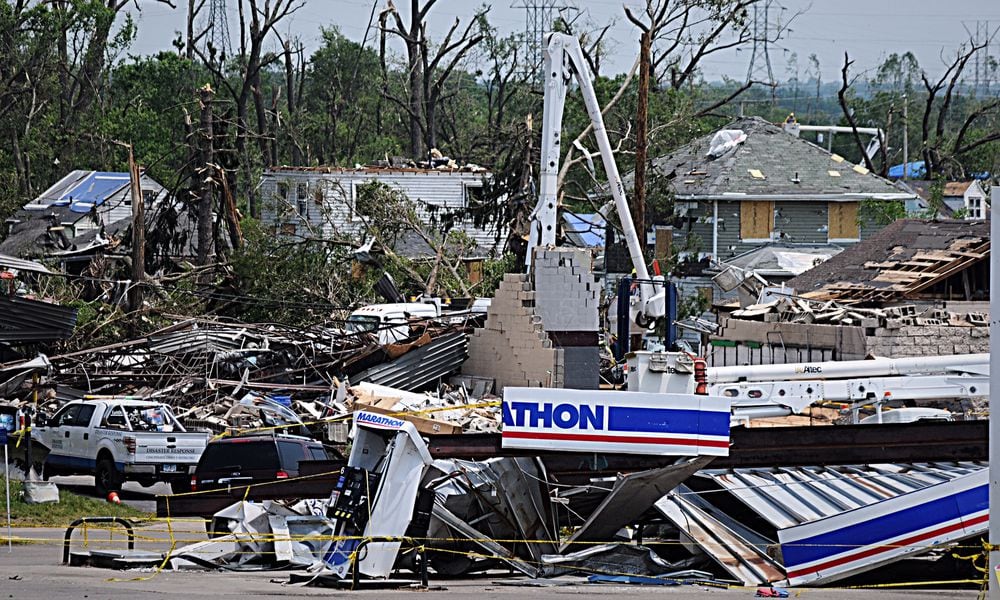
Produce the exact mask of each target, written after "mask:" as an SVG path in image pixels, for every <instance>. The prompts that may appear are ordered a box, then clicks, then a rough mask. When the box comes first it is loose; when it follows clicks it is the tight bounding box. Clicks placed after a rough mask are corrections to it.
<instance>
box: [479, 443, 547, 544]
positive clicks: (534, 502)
mask: <svg viewBox="0 0 1000 600" xmlns="http://www.w3.org/2000/svg"><path fill="white" fill-rule="evenodd" d="M488 464H489V468H490V470H491V471H493V473H495V474H496V476H497V483H498V485H497V489H498V491H499V492H500V493H501V494H502V495H503V497H504V499H505V500H506V506H507V507H508V508H509V510H510V512H511V515H512V518H513V520H514V522H515V523H516V524H517V528H518V529H519V530H520V534H521V539H524V540H526V544H527V547H528V551H529V552H530V553H531V558H532V560H535V561H539V560H541V558H542V555H543V554H551V553H553V552H555V539H556V534H558V531H553V530H552V529H551V526H552V513H551V507H552V504H551V502H550V501H549V498H548V496H547V491H546V490H544V489H543V488H542V484H541V482H542V481H544V480H545V478H544V473H540V472H539V471H540V466H539V463H536V462H535V461H534V460H533V459H530V458H501V459H496V460H491V461H489V463H488Z"/></svg>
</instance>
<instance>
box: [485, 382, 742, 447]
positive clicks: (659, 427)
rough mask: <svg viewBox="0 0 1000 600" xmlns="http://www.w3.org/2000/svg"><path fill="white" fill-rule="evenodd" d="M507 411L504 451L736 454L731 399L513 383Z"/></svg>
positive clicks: (506, 401) (504, 408)
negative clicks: (731, 448) (731, 435)
mask: <svg viewBox="0 0 1000 600" xmlns="http://www.w3.org/2000/svg"><path fill="white" fill-rule="evenodd" d="M502 412H503V433H502V436H501V440H502V446H503V447H504V448H521V449H531V450H539V449H540V450H566V451H576V452H614V453H624V454H654V455H681V456H702V455H706V456H728V455H729V418H730V400H729V398H723V397H716V396H696V395H693V394H653V393H645V392H634V391H629V392H610V391H604V390H600V391H591V390H565V389H553V388H519V387H507V388H505V389H504V394H503V403H502Z"/></svg>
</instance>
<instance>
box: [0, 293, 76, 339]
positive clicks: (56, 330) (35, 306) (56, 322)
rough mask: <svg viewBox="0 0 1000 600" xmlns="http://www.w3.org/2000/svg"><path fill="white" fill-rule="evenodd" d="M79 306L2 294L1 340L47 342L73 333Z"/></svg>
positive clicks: (0, 310)
mask: <svg viewBox="0 0 1000 600" xmlns="http://www.w3.org/2000/svg"><path fill="white" fill-rule="evenodd" d="M74 327H76V309H75V308H67V307H65V306H59V305H58V304H51V303H49V302H41V301H38V300H29V299H27V298H19V297H17V296H14V297H0V341H5V342H47V341H54V340H62V339H66V338H68V337H70V336H71V335H73V328H74Z"/></svg>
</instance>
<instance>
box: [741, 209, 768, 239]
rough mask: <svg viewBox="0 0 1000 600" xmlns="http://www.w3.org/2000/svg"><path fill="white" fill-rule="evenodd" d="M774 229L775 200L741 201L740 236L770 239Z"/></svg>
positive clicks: (742, 237)
mask: <svg viewBox="0 0 1000 600" xmlns="http://www.w3.org/2000/svg"><path fill="white" fill-rule="evenodd" d="M772 231H774V202H769V201H761V200H753V201H751V200H747V201H745V202H740V238H741V239H743V240H769V239H771V232H772Z"/></svg>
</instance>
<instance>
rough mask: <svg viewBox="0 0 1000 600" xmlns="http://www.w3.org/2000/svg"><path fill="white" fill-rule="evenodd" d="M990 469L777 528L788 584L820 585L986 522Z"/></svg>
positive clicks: (980, 530) (979, 529) (972, 531)
mask: <svg viewBox="0 0 1000 600" xmlns="http://www.w3.org/2000/svg"><path fill="white" fill-rule="evenodd" d="M988 483H989V469H981V470H978V471H975V472H973V473H969V474H968V475H963V476H961V477H957V478H955V479H952V480H950V481H946V482H944V483H939V484H937V485H932V486H930V487H927V488H924V489H921V490H917V491H915V492H910V493H908V494H902V495H900V496H896V497H895V498H890V499H888V500H883V501H882V502H878V503H875V504H871V505H869V506H865V507H862V508H856V509H854V510H849V511H846V512H842V513H840V514H837V515H834V516H832V517H827V518H825V519H819V520H817V521H812V522H810V523H805V524H803V525H798V526H796V527H790V528H787V529H782V530H779V531H778V540H779V541H780V542H781V553H782V557H783V559H784V565H785V572H786V573H787V575H788V583H789V585H793V586H795V585H822V584H825V583H829V582H831V581H836V580H838V579H843V578H845V577H848V576H850V575H854V574H857V573H862V572H864V571H868V570H871V569H874V568H876V567H879V566H881V565H884V564H887V563H890V562H893V561H896V560H900V559H902V558H906V557H907V556H912V555H916V554H921V553H924V552H927V551H928V550H930V549H932V548H935V547H938V546H941V545H945V544H950V543H953V542H957V541H959V540H962V539H965V538H970V537H975V536H979V535H983V534H985V533H986V530H987V527H988V525H989V490H988Z"/></svg>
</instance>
